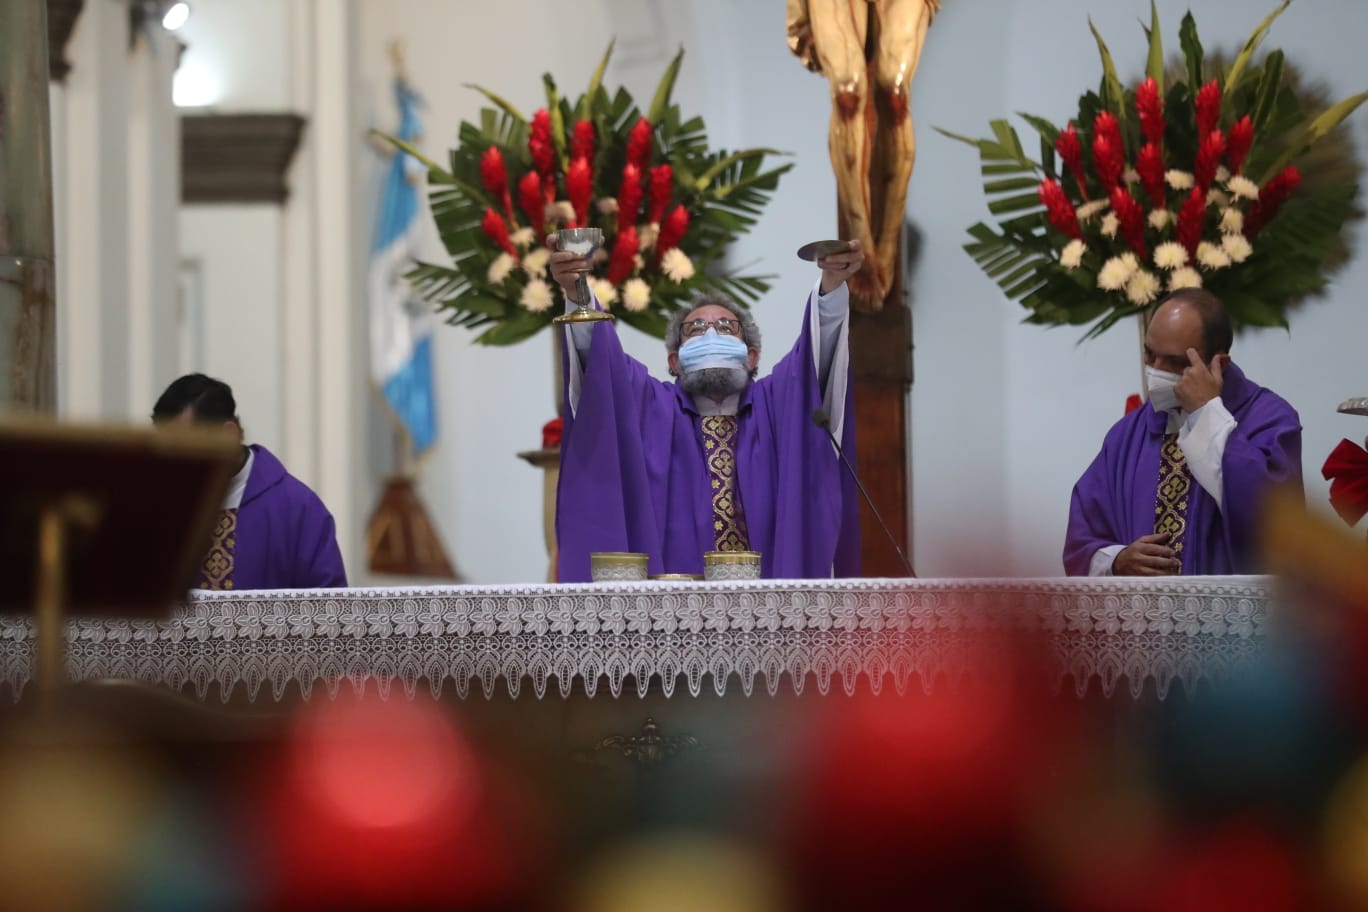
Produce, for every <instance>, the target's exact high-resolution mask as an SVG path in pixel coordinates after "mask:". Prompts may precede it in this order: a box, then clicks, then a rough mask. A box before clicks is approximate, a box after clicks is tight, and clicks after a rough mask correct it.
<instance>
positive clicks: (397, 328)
mask: <svg viewBox="0 0 1368 912" xmlns="http://www.w3.org/2000/svg"><path fill="white" fill-rule="evenodd" d="M394 94H395V99H396V101H397V102H398V105H399V115H400V116H399V130H398V131H397V134H396V135H397V136H398V137H399V138H400V139H402V140H404V141H405V142H409V143H412V142H414V141H416V140H417V138H418V135H419V133H420V132H421V130H422V126H421V124H420V123H419V121H418V111H417V108H418V105H419V102H420V99H419V97H418V95H417V94H416V93H415V92H414V91H413V90H412V89H410V88H409V87H408V85H407V84H406V83H405V82H404V81H403V80H402V79H396V80H395V83H394ZM425 170H426V169H424V168H423V166H422V164H421V163H419V162H418V161H417V160H416V159H414V157H413V156H411V155H409V154H407V153H404V152H396V153H395V154H394V156H393V157H392V158H391V159H390V164H389V168H388V170H387V172H386V174H385V186H384V195H383V196H382V197H381V200H380V210H379V212H380V221H379V225H378V227H377V229H376V232H375V242H374V244H373V246H372V247H371V259H370V274H369V278H368V282H367V292H368V297H369V306H370V346H371V377H372V379H373V380H374V381H375V384H376V386H377V387H379V389H380V392H381V393H382V394H383V395H384V397H385V402H386V403H387V405H388V406H389V408H390V410H391V411H392V412H393V413H394V416H395V417H396V418H397V419H398V420H399V422H400V423H401V424H402V425H403V426H404V429H405V430H406V431H407V433H408V437H409V441H410V444H411V446H412V454H413V455H414V456H417V455H420V454H422V453H423V452H425V451H426V450H428V449H429V448H430V447H431V446H432V445H433V443H434V442H435V441H436V439H437V415H436V404H435V402H434V401H433V387H432V330H433V325H434V322H435V321H434V319H433V315H432V312H431V308H430V307H428V306H427V305H426V304H424V303H423V302H422V301H421V300H419V299H418V298H417V297H416V296H415V295H414V292H413V289H412V287H411V286H410V285H409V282H408V279H406V278H405V277H404V276H405V275H406V274H407V273H408V272H409V270H410V269H412V268H413V263H414V259H415V258H416V255H417V254H418V244H419V236H420V230H419V229H420V228H421V215H422V204H421V200H420V198H419V195H418V193H419V190H418V183H417V180H418V178H419V177H420V176H421V175H422V174H423V173H425Z"/></svg>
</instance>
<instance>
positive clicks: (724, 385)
mask: <svg viewBox="0 0 1368 912" xmlns="http://www.w3.org/2000/svg"><path fill="white" fill-rule="evenodd" d="M749 382H750V375H749V374H747V373H746V372H745V370H743V369H742V368H739V367H703V368H699V369H698V370H696V371H689V372H688V373H687V374H683V375H681V376H680V378H679V386H680V387H681V388H682V389H683V390H684V392H686V393H688V394H689V395H690V396H694V397H698V396H706V397H707V398H709V399H725V398H727V397H728V396H731V395H734V394H736V393H739V392H741V391H742V390H743V389H745V388H746V384H747V383H749Z"/></svg>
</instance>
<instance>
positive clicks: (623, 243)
mask: <svg viewBox="0 0 1368 912" xmlns="http://www.w3.org/2000/svg"><path fill="white" fill-rule="evenodd" d="M639 245H640V242H639V241H638V240H637V230H636V226H635V225H628V226H627V227H626V228H624V229H622V230H621V231H619V232H618V236H617V241H616V242H615V243H614V244H613V254H612V256H610V257H609V258H608V281H610V282H612V283H613V284H614V285H621V284H622V283H623V282H624V281H625V280H626V278H627V277H628V276H629V275H631V274H632V269H633V268H634V267H635V266H636V255H637V247H638V246H639Z"/></svg>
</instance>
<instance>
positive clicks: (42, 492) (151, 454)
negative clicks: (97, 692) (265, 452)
mask: <svg viewBox="0 0 1368 912" xmlns="http://www.w3.org/2000/svg"><path fill="white" fill-rule="evenodd" d="M241 453H242V450H241V444H240V443H239V442H238V441H237V439H236V438H235V437H233V436H231V435H227V434H225V433H223V432H220V431H205V430H200V429H195V428H164V429H158V430H153V429H150V428H149V429H146V430H142V429H133V428H112V427H90V426H76V425H63V424H57V423H55V422H52V421H47V420H40V419H36V418H22V419H21V418H13V417H10V418H3V419H0V478H3V479H4V485H5V488H6V494H5V496H4V497H3V498H0V612H7V613H16V614H26V613H29V612H32V613H33V615H34V619H35V628H36V655H35V659H36V668H35V675H34V680H35V682H36V685H37V691H38V699H39V701H40V705H42V706H44V707H50V706H51V705H52V702H53V698H54V696H55V694H56V693H57V691H58V690H59V688H60V687H61V685H62V679H63V677H64V670H65V648H64V643H63V619H64V618H65V616H66V615H67V614H68V613H70V614H84V615H112V616H118V617H142V618H155V617H165V616H166V615H167V614H168V613H170V611H171V608H172V607H173V606H174V605H175V604H176V602H178V601H179V600H180V599H181V598H183V597H184V595H185V593H186V591H187V590H188V589H189V588H190V587H191V586H192V585H193V584H194V582H195V573H196V570H197V568H198V567H199V564H200V563H201V561H203V559H204V555H205V553H206V552H207V550H208V547H209V540H210V536H211V535H212V532H213V526H214V521H215V519H216V517H217V515H218V510H219V507H220V506H221V504H222V503H223V497H224V494H225V493H226V492H227V489H228V483H229V481H230V479H231V478H232V476H233V473H234V472H235V471H236V470H237V467H238V465H239V461H240V459H241Z"/></svg>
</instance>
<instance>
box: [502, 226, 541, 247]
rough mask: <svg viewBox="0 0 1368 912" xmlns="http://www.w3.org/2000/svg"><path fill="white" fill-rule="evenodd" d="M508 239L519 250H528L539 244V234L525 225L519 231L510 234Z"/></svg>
mask: <svg viewBox="0 0 1368 912" xmlns="http://www.w3.org/2000/svg"><path fill="white" fill-rule="evenodd" d="M508 239H509V240H510V241H512V242H513V243H514V244H516V245H517V246H518V247H519V248H521V249H523V250H526V249H527V248H528V247H531V246H532V245H533V244H535V243H536V242H537V232H535V231H533V230H532V229H531V228H528V227H527V226H525V225H524V226H523V227H522V228H519V229H518V230H517V231H515V232H513V233H512V234H510V235H509V236H508Z"/></svg>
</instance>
